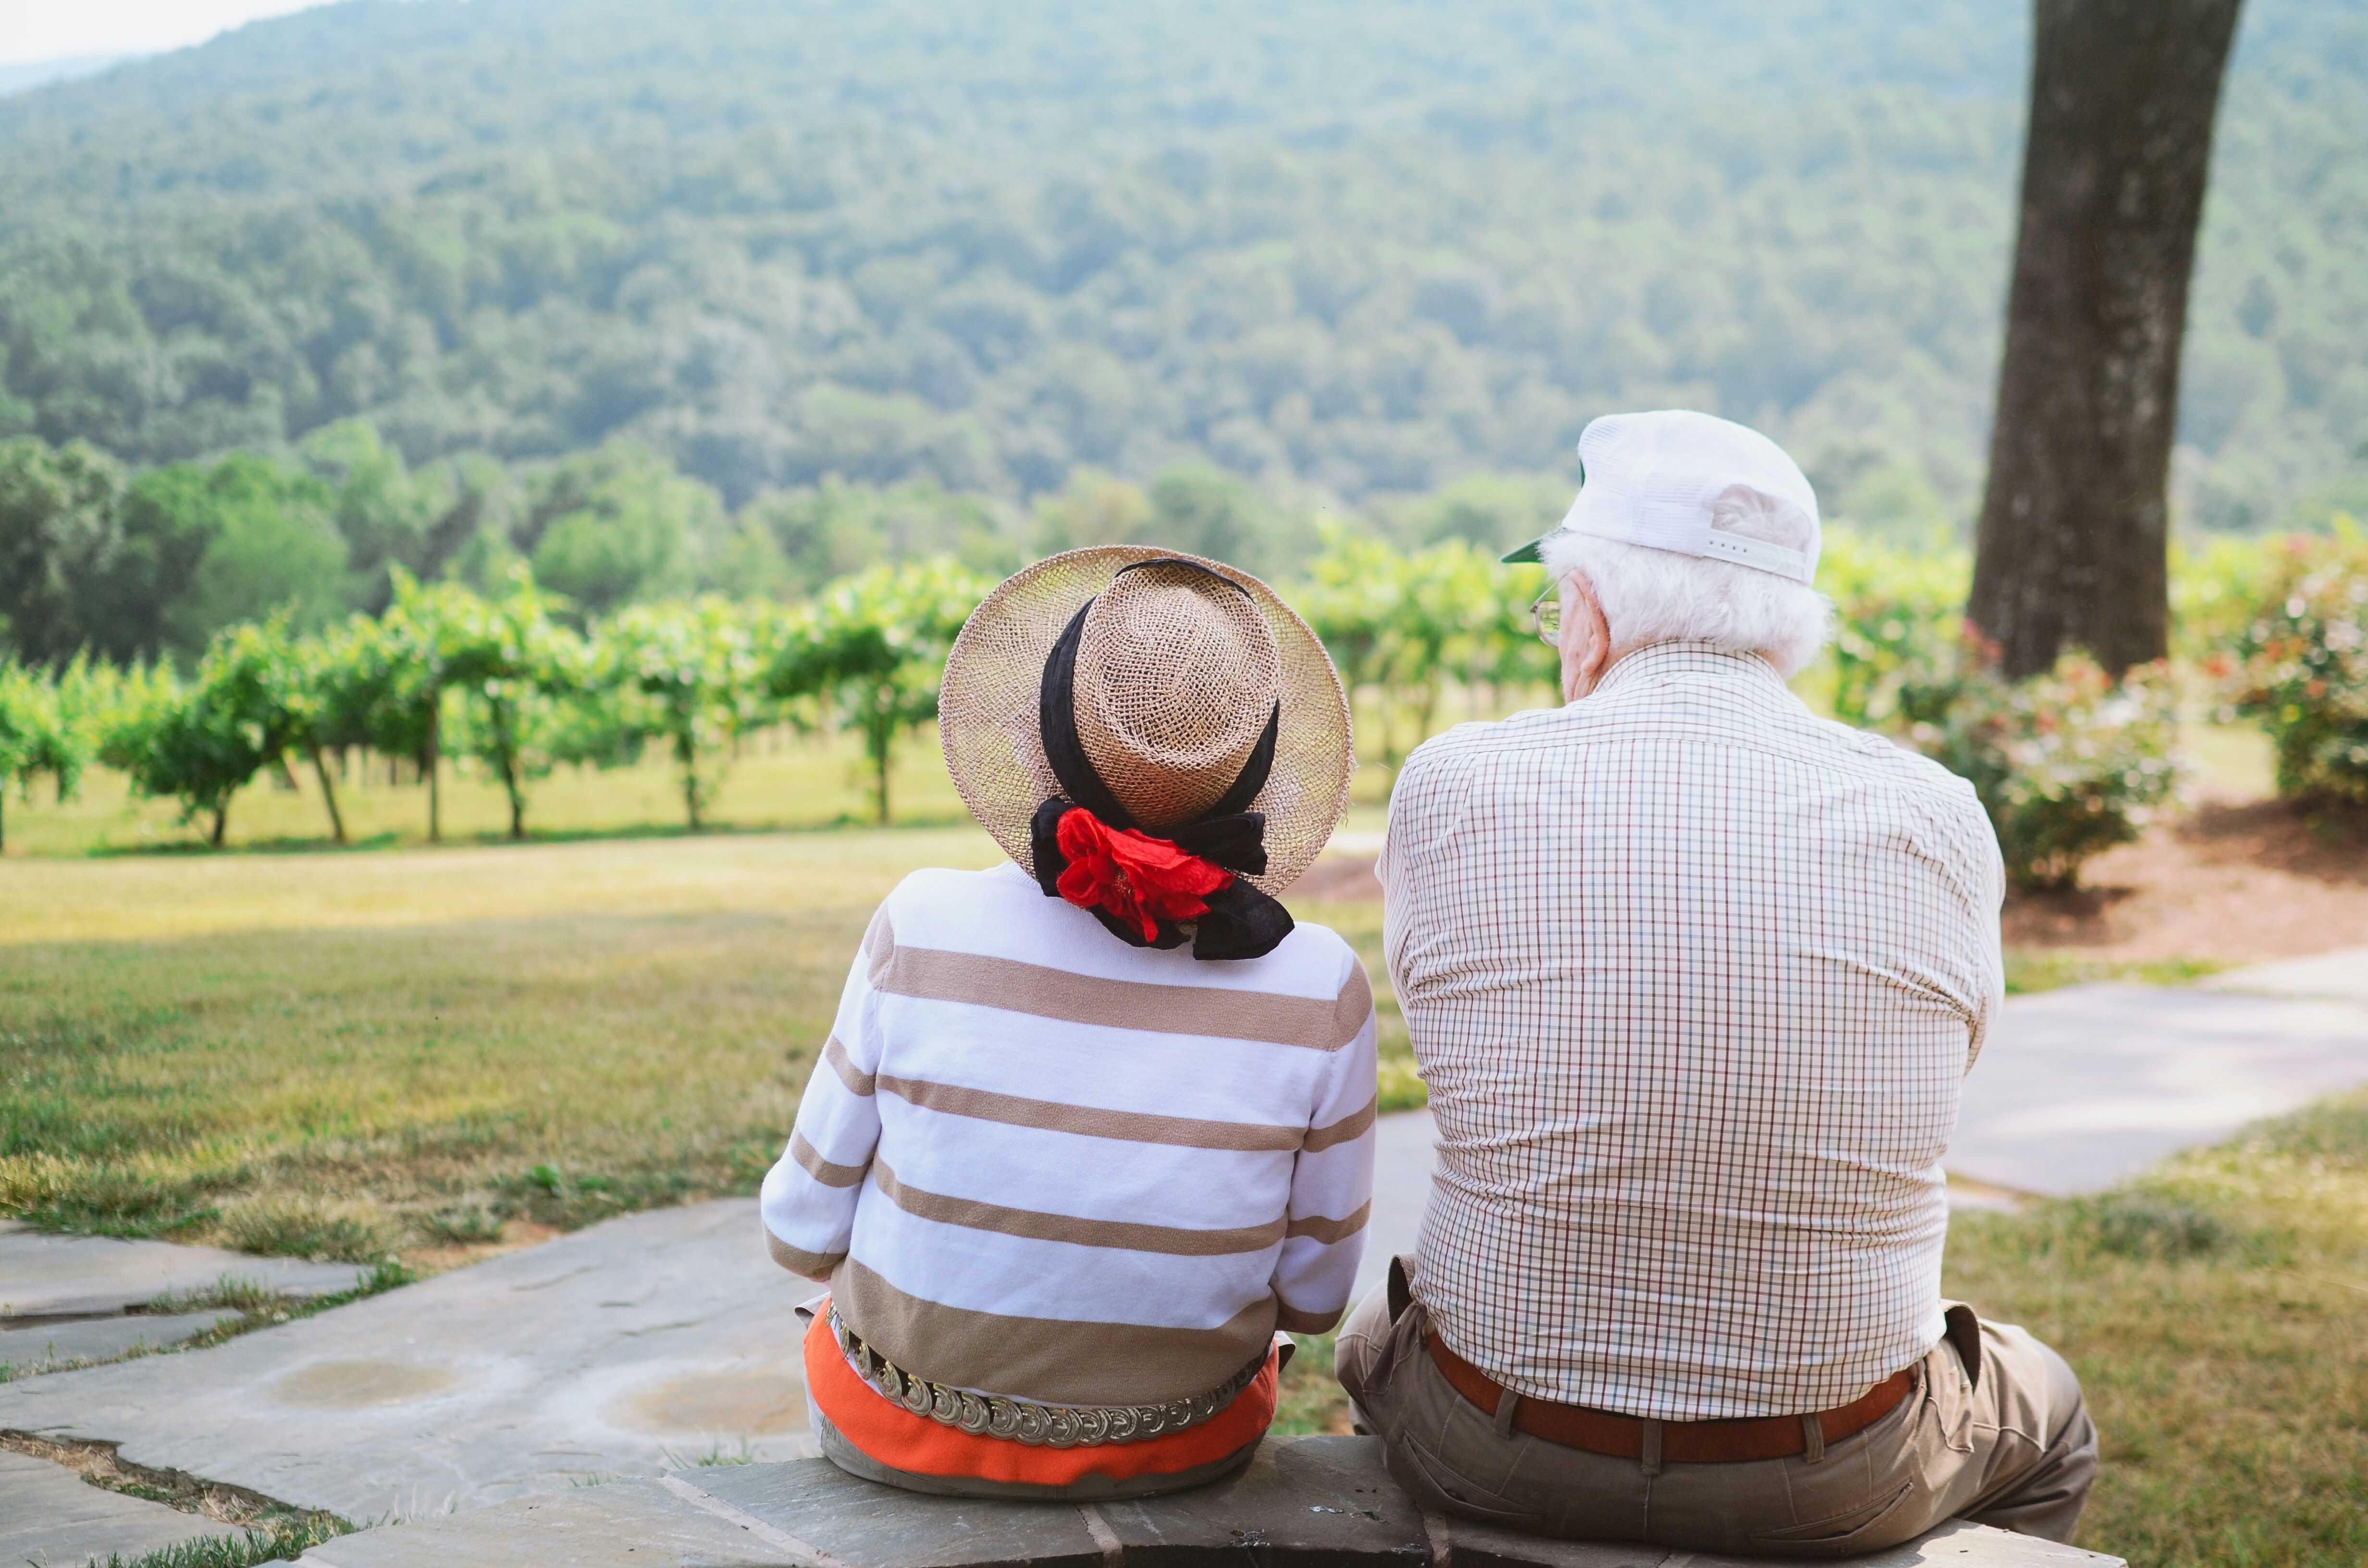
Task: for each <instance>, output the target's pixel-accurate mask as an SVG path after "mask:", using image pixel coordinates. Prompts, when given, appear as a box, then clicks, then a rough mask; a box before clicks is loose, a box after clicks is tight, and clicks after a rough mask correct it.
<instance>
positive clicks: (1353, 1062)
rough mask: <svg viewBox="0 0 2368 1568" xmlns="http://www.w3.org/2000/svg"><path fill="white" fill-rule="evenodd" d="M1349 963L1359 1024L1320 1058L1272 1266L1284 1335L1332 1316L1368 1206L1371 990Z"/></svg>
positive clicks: (1361, 1238)
mask: <svg viewBox="0 0 2368 1568" xmlns="http://www.w3.org/2000/svg"><path fill="white" fill-rule="evenodd" d="M1352 990H1353V994H1360V995H1362V996H1363V997H1364V999H1365V1021H1364V1026H1363V1027H1362V1028H1360V1029H1359V1030H1358V1031H1357V1034H1356V1038H1355V1039H1353V1040H1350V1041H1349V1043H1348V1044H1347V1045H1344V1046H1342V1047H1341V1048H1340V1049H1339V1050H1338V1051H1334V1052H1332V1054H1331V1057H1330V1059H1329V1061H1328V1062H1326V1069H1325V1074H1324V1078H1323V1082H1322V1084H1321V1086H1320V1087H1319V1089H1318V1092H1317V1095H1316V1102H1315V1111H1314V1113H1313V1114H1312V1115H1311V1116H1310V1117H1309V1118H1308V1127H1307V1141H1306V1142H1304V1143H1303V1144H1301V1145H1300V1149H1299V1161H1298V1164H1297V1165H1296V1167H1295V1168H1294V1170H1293V1171H1292V1178H1291V1210H1290V1227H1289V1229H1288V1230H1287V1231H1285V1233H1284V1234H1283V1243H1282V1256H1281V1258H1280V1259H1278V1260H1277V1261H1276V1263H1275V1267H1274V1292H1275V1296H1276V1298H1277V1300H1278V1301H1279V1302H1280V1303H1281V1312H1280V1314H1279V1317H1278V1319H1277V1323H1276V1326H1277V1327H1280V1328H1282V1329H1286V1330H1288V1331H1289V1332H1291V1333H1292V1334H1322V1333H1323V1332H1324V1331H1325V1330H1326V1329H1328V1328H1330V1327H1331V1326H1332V1325H1333V1324H1336V1323H1338V1322H1339V1321H1340V1314H1341V1312H1344V1311H1346V1310H1347V1308H1348V1305H1349V1290H1350V1288H1351V1287H1353V1286H1354V1285H1355V1283H1356V1279H1357V1265H1358V1264H1359V1263H1360V1262H1361V1261H1363V1259H1364V1256H1365V1221H1366V1219H1367V1217H1368V1216H1369V1215H1370V1214H1371V1213H1372V1207H1373V1113H1374V1110H1375V1108H1376V1107H1375V1101H1374V1080H1373V1074H1374V1055H1373V1050H1374V1047H1373V1040H1374V1023H1373V1010H1372V990H1371V988H1370V987H1369V986H1368V985H1367V983H1366V981H1365V971H1364V966H1363V965H1362V964H1360V963H1359V962H1358V960H1356V959H1355V958H1354V957H1353V956H1351V957H1350V958H1349V974H1348V976H1347V978H1346V979H1345V980H1344V982H1343V983H1342V986H1341V993H1342V994H1343V995H1344V996H1345V995H1349V994H1352Z"/></svg>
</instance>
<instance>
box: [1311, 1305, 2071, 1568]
mask: <svg viewBox="0 0 2368 1568" xmlns="http://www.w3.org/2000/svg"><path fill="white" fill-rule="evenodd" d="M1394 1272H1395V1268H1394ZM1391 1295H1392V1292H1391V1291H1390V1290H1388V1289H1387V1288H1386V1287H1384V1288H1383V1289H1382V1290H1375V1291H1374V1292H1373V1293H1372V1295H1370V1296H1368V1297H1366V1298H1365V1300H1364V1301H1361V1302H1360V1303H1359V1304H1358V1306H1357V1308H1356V1310H1355V1311H1354V1312H1351V1313H1350V1314H1349V1321H1348V1322H1347V1323H1346V1324H1343V1325H1342V1327H1341V1330H1340V1338H1339V1342H1338V1349H1337V1351H1336V1352H1335V1362H1334V1365H1335V1367H1336V1368H1337V1369H1338V1377H1339V1379H1340V1383H1341V1386H1342V1387H1343V1388H1346V1389H1347V1390H1348V1391H1349V1398H1350V1399H1352V1400H1354V1401H1355V1402H1356V1408H1357V1413H1358V1419H1359V1422H1360V1425H1361V1426H1364V1427H1366V1428H1368V1429H1370V1430H1371V1431H1372V1432H1373V1433H1375V1434H1376V1435H1378V1436H1379V1437H1381V1438H1382V1440H1383V1449H1384V1452H1385V1454H1386V1456H1387V1460H1388V1463H1389V1469H1390V1473H1391V1474H1392V1475H1393V1476H1395V1478H1396V1479H1397V1482H1398V1484H1399V1485H1401V1486H1403V1487H1405V1488H1406V1491H1407V1492H1409V1493H1410V1494H1413V1495H1414V1497H1415V1498H1416V1500H1417V1502H1419V1503H1420V1504H1421V1505H1422V1506H1424V1507H1426V1508H1429V1509H1431V1510H1432V1511H1434V1512H1438V1513H1446V1514H1460V1515H1463V1516H1464V1517H1468V1518H1474V1519H1480V1520H1484V1521H1486V1522H1487V1523H1489V1524H1494V1525H1501V1526H1504V1527H1506V1528H1510V1529H1517V1530H1523V1531H1526V1532H1528V1533H1530V1534H1532V1535H1546V1536H1557V1537H1561V1538H1563V1539H1565V1540H1634V1541H1644V1542H1648V1543H1650V1544H1652V1545H1656V1546H1664V1547H1671V1548H1675V1549H1678V1550H1680V1551H1713V1552H1727V1553H1733V1554H1737V1555H1749V1554H1753V1553H1758V1554H1760V1555H1764V1556H1771V1557H1840V1556H1847V1555H1849V1554H1850V1553H1853V1552H1861V1551H1876V1550H1879V1549H1880V1548H1883V1547H1886V1546H1894V1545H1896V1544H1898V1543H1899V1542H1901V1541H1906V1540H1914V1539H1915V1538H1916V1537H1918V1536H1919V1535H1922V1534H1923V1533H1924V1532H1925V1531H1927V1530H1929V1529H1931V1528H1934V1527H1935V1526H1938V1525H1940V1524H1942V1523H1944V1522H1945V1521H1947V1520H1950V1519H1953V1518H1967V1519H1973V1520H1975V1521H1976V1522H1978V1523H1981V1524H1986V1525H1995V1526H1998V1528H2001V1529H2009V1530H2018V1531H2021V1533H2023V1534H2025V1535H2035V1536H2044V1537H2046V1538H2047V1539H2049V1540H2070V1539H2071V1536H2072V1527H2073V1524H2074V1523H2075V1521H2077V1520H2078V1518H2079V1517H2080V1506H2081V1505H2082V1504H2083V1503H2084V1502H2086V1501H2087V1500H2088V1495H2089V1483H2091V1482H2092V1481H2094V1480H2095V1479H2096V1474H2097V1429H2096V1427H2095V1426H2092V1425H2091V1424H2090V1423H2089V1415H2088V1411H2087V1409H2086V1407H2085V1406H2084V1405H2083V1404H2082V1403H2081V1398H2080V1384H2079V1381H2078V1380H2077V1379H2076V1378H2075V1377H2074V1376H2073V1375H2072V1369H2070V1368H2069V1367H2067V1366H2066V1365H2065V1364H2064V1360H2063V1358H2061V1357H2059V1356H2057V1355H2056V1354H2055V1352H2054V1351H2053V1350H2050V1349H2049V1348H2048V1347H2047V1346H2044V1345H2042V1344H2041V1343H2040V1342H2039V1341H2038V1340H2036V1339H2033V1338H2032V1336H2031V1335H2028V1334H2026V1333H2024V1332H2023V1331H2022V1330H2021V1329H2020V1328H2016V1327H2014V1326H2012V1325H2011V1324H1994V1323H1987V1322H1983V1321H1981V1320H1979V1319H1977V1318H1975V1316H1974V1314H1973V1312H1972V1311H1971V1309H1969V1308H1965V1307H1962V1306H1953V1307H1952V1308H1951V1310H1950V1317H1951V1321H1950V1329H1951V1332H1950V1335H1948V1337H1946V1338H1943V1339H1942V1340H1941V1343H1940V1344H1939V1345H1937V1346H1933V1348H1932V1350H1931V1352H1930V1354H1928V1355H1927V1356H1926V1357H1925V1358H1923V1360H1922V1361H1920V1362H1918V1365H1917V1368H1916V1374H1917V1376H1916V1387H1915V1388H1914V1390H1913V1391H1912V1392H1910V1393H1909V1394H1908V1396H1907V1398H1906V1399H1903V1400H1901V1401H1900V1402H1899V1406H1898V1408H1897V1409H1896V1410H1894V1411H1892V1412H1891V1414H1889V1415H1885V1416H1884V1418H1883V1419H1882V1420H1880V1421H1878V1422H1876V1423H1875V1424H1874V1425H1873V1426H1870V1427H1868V1428H1867V1429H1866V1430H1864V1431H1862V1432H1859V1433H1856V1434H1854V1435H1853V1436H1851V1437H1846V1438H1844V1439H1843V1440H1841V1441H1840V1442H1838V1443H1833V1444H1829V1445H1827V1446H1826V1447H1825V1451H1824V1453H1823V1454H1822V1455H1819V1456H1817V1457H1816V1458H1814V1459H1812V1458H1811V1457H1810V1456H1809V1455H1808V1454H1796V1455H1794V1456H1793V1457H1792V1458H1789V1459H1778V1460H1739V1461H1736V1462H1733V1463H1720V1464H1669V1465H1665V1466H1661V1467H1659V1468H1658V1469H1657V1471H1656V1470H1651V1469H1648V1468H1647V1467H1646V1466H1645V1464H1644V1463H1642V1462H1640V1461H1638V1460H1628V1459H1614V1458H1611V1457H1608V1456H1605V1455H1601V1454H1591V1453H1588V1452H1587V1451H1586V1450H1584V1449H1569V1448H1565V1447H1563V1446H1562V1445H1561V1444H1559V1443H1550V1442H1548V1441H1546V1440H1545V1439H1544V1438H1543V1437H1531V1436H1530V1435H1529V1434H1528V1433H1526V1432H1520V1431H1516V1430H1514V1429H1512V1427H1511V1426H1509V1425H1506V1426H1502V1427H1501V1429H1500V1426H1499V1424H1498V1423H1497V1421H1496V1420H1495V1419H1494V1418H1492V1417H1490V1416H1489V1415H1485V1414H1483V1413H1482V1411H1481V1410H1480V1408H1479V1406H1477V1405H1475V1404H1474V1403H1471V1402H1470V1401H1468V1400H1466V1399H1465V1398H1464V1397H1463V1395H1462V1394H1460V1393H1458V1392H1456V1391H1455V1386H1454V1385H1453V1384H1452V1383H1450V1382H1449V1381H1447V1376H1446V1374H1445V1373H1443V1372H1441V1371H1440V1369H1439V1364H1438V1363H1437V1362H1435V1361H1433V1360H1432V1359H1431V1358H1430V1355H1429V1351H1428V1350H1427V1349H1426V1348H1425V1347H1424V1341H1425V1337H1426V1335H1428V1333H1429V1314H1428V1313H1427V1312H1425V1311H1424V1310H1423V1307H1422V1304H1421V1303H1420V1302H1419V1301H1406V1304H1405V1305H1404V1306H1403V1307H1402V1308H1401V1310H1400V1311H1399V1312H1397V1313H1396V1314H1395V1318H1393V1315H1392V1312H1391V1310H1390V1307H1391V1301H1390V1298H1391ZM1400 1299H1401V1301H1404V1298H1403V1297H1401V1298H1400ZM1959 1340H1964V1341H1965V1342H1966V1343H1967V1344H1969V1345H1978V1346H1979V1356H1978V1365H1977V1366H1976V1365H1973V1364H1972V1363H1971V1362H1969V1361H1968V1359H1967V1358H1966V1357H1965V1356H1964V1355H1963V1354H1961V1353H1960V1350H1959V1348H1958V1344H1957V1342H1958V1341H1959ZM1509 1405H1510V1402H1509V1401H1507V1402H1505V1403H1504V1405H1501V1406H1500V1410H1505V1412H1506V1414H1507V1415H1508V1418H1509V1409H1508V1408H1507V1407H1508V1406H1509Z"/></svg>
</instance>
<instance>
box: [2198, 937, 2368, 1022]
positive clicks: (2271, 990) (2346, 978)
mask: <svg viewBox="0 0 2368 1568" xmlns="http://www.w3.org/2000/svg"><path fill="white" fill-rule="evenodd" d="M2199 983H2200V984H2201V985H2202V986H2203V989H2204V990H2207V991H2246V992H2251V993H2252V994H2255V995H2258V996H2300V997H2316V998H2318V999H2320V1000H2323V1001H2328V1002H2350V1003H2351V1004H2353V1005H2354V1006H2363V1007H2368V948H2346V949H2343V950H2342V951H2341V952H2334V953H2320V954H2319V955H2317V957H2316V958H2307V959H2284V960H2280V961H2279V962H2276V963H2256V964H2247V965H2246V966H2245V967H2244V968H2242V969H2232V970H2228V971H2225V972H2223V973H2220V974H2215V975H2212V976H2210V977H2209V978H2207V979H2205V980H2203V981H2202V982H2199Z"/></svg>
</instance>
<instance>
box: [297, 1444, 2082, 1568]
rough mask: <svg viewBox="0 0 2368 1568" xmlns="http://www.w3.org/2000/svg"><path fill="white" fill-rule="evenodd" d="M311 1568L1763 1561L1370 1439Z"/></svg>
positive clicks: (2027, 1558) (608, 1521)
mask: <svg viewBox="0 0 2368 1568" xmlns="http://www.w3.org/2000/svg"><path fill="white" fill-rule="evenodd" d="M303 1561H304V1562H307V1563H311V1564H313V1565H314V1568H512V1565H513V1564H518V1563H528V1562H531V1563H536V1564H542V1565H561V1564H564V1565H566V1568H636V1565H640V1564H649V1563H658V1562H698V1563H700V1564H715V1565H718V1568H789V1565H794V1568H999V1565H1006V1564H1009V1565H1020V1564H1025V1565H1027V1568H1116V1565H1118V1564H1121V1563H1123V1562H1137V1563H1141V1564H1144V1568H1155V1565H1157V1568H1187V1565H1189V1564H1192V1563H1196V1562H1209V1563H1212V1564H1213V1563H1220V1562H1252V1563H1256V1564H1258V1565H1259V1568H1352V1565H1353V1564H1356V1563H1359V1562H1371V1563H1374V1564H1376V1565H1381V1564H1400V1565H1403V1564H1409V1563H1411V1564H1436V1565H1439V1568H1516V1565H1522V1564H1536V1565H1538V1568H1680V1565H1681V1564H1682V1565H1685V1568H1742V1565H1743V1564H1745V1563H1747V1562H1768V1561H1770V1560H1769V1559H1744V1558H1730V1557H1719V1556H1713V1555H1708V1554H1702V1553H1690V1552H1672V1551H1663V1550H1661V1549H1658V1548H1654V1547H1639V1546H1622V1545H1582V1544H1576V1543H1570V1542H1560V1541H1549V1540H1538V1539H1535V1538H1533V1537H1529V1536H1521V1535H1516V1534H1514V1533H1512V1532H1510V1531H1508V1530H1501V1529H1497V1528H1491V1527H1488V1526H1485V1525H1478V1524H1474V1523H1472V1522H1470V1521H1468V1520H1463V1519H1450V1518H1445V1517H1440V1516H1438V1515H1425V1514H1423V1513H1421V1512H1420V1511H1419V1510H1417V1508H1416V1507H1415V1506H1414V1505H1413V1504H1412V1503H1411V1502H1409V1501H1408V1500H1407V1499H1406V1495H1405V1494H1403V1493H1401V1492H1400V1491H1399V1490H1398V1489H1397V1487H1396V1485H1395V1483H1392V1482H1391V1480H1390V1479H1389V1476H1388V1475H1387V1473H1386V1472H1385V1471H1383V1468H1382V1463H1381V1445H1380V1444H1379V1443H1378V1442H1377V1441H1375V1440H1374V1439H1372V1438H1370V1437H1293V1438H1282V1439H1279V1440H1276V1441H1273V1442H1269V1443H1268V1444H1267V1445H1266V1446H1265V1447H1264V1448H1263V1449H1261V1450H1260V1451H1259V1453H1258V1458H1257V1459H1256V1460H1253V1461H1252V1462H1251V1464H1250V1465H1249V1467H1248V1469H1247V1470H1246V1471H1243V1472H1242V1473H1241V1474H1240V1475H1238V1476H1236V1477H1235V1478H1234V1479H1233V1480H1231V1481H1227V1482H1222V1483H1218V1484H1216V1485H1213V1486H1209V1487H1204V1488H1201V1490H1199V1491H1194V1492H1186V1493H1179V1494H1177V1495H1175V1496H1173V1497H1161V1498H1152V1499H1148V1500H1145V1501H1143V1502H1135V1503H1100V1504H1093V1505H1087V1506H1071V1505H1067V1504H1025V1503H987V1502H971V1501H966V1500H961V1499H955V1498H946V1497H923V1496H916V1495H914V1494H908V1493H902V1492H895V1491H892V1490H890V1489H889V1488H887V1487H883V1486H879V1485H875V1484H873V1483H870V1482H865V1481H859V1480H856V1479H855V1478H854V1477H852V1476H848V1475H846V1474H844V1473H842V1472H841V1471H837V1470H836V1469H834V1468H832V1467H831V1466H830V1465H829V1464H828V1463H826V1462H825V1461H824V1460H793V1461H791V1462H788V1463H783V1464H761V1465H747V1466H726V1467H717V1468H711V1469H703V1470H699V1471H690V1472H688V1473H684V1474H679V1475H668V1476H664V1477H661V1478H659V1479H657V1480H655V1481H630V1482H618V1483H611V1484H609V1485H606V1486H600V1487H596V1488H592V1489H590V1490H588V1491H584V1492H578V1493H575V1494H570V1495H568V1496H565V1497H549V1498H532V1499H521V1500H518V1501H515V1502H510V1503H504V1504H499V1505H496V1506H493V1507H490V1508H483V1509H479V1510H477V1511H476V1512H473V1513H469V1514H462V1515H459V1516H457V1517H450V1518H444V1519H432V1520H427V1521H424V1522H422V1523H418V1524H412V1525H395V1526H391V1527H388V1528H382V1529H375V1530H369V1531H365V1532H363V1533H361V1534H359V1535H352V1536H347V1537H344V1538H343V1539H341V1540H334V1541H331V1542H329V1543H328V1544H327V1545H325V1546H320V1547H315V1548H314V1549H313V1551H309V1552H307V1553H305V1554H304V1558H303ZM1847 1561H1849V1562H1855V1563H1859V1564H1861V1565H1863V1568H1910V1565H1911V1564H1931V1565H1934V1568H1938V1565H1940V1564H1947V1565H1948V1568H2072V1565H2074V1564H2089V1565H2094V1568H2109V1565H2112V1564H2118V1563H2119V1562H2121V1559H2119V1558H2115V1557H2105V1556H2101V1555H2100V1554H2098V1553H2096V1552H2090V1551H2078V1550H2077V1549H2075V1548H2072V1547H2066V1546H2058V1545H2055V1543H2053V1542H2050V1541H2043V1540H2033V1539H2032V1538H2031V1537H2028V1536H2018V1535H2009V1534H2006V1533H2005V1532H2003V1531H1999V1530H1994V1529H1988V1528H1983V1527H1981V1526H1976V1525H1965V1524H1955V1525H1951V1526H1948V1527H1946V1528H1943V1529H1941V1530H1940V1531H1937V1532H1935V1533H1934V1534H1932V1535H1930V1536H1928V1537H1926V1538H1925V1539H1924V1540H1922V1541H1921V1542H1919V1543H1917V1544H1915V1545H1911V1546H1906V1547H1899V1548H1895V1549H1893V1550H1891V1551H1881V1552H1875V1553H1873V1554H1871V1555H1868V1556H1864V1557H1858V1558H1851V1559H1849V1560H1847Z"/></svg>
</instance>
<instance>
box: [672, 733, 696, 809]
mask: <svg viewBox="0 0 2368 1568" xmlns="http://www.w3.org/2000/svg"><path fill="white" fill-rule="evenodd" d="M674 748H675V760H676V761H677V762H678V763H680V764H681V765H682V807H683V811H684V812H685V813H686V814H688V815H689V818H690V831H691V832H693V833H697V832H699V831H700V821H699V748H698V745H697V744H695V743H694V742H693V741H692V739H691V737H690V735H689V733H687V732H679V731H678V732H677V733H676V734H675V738H674Z"/></svg>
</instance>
